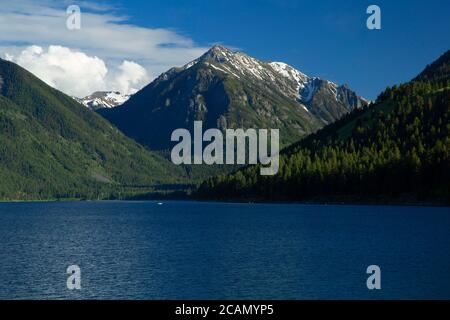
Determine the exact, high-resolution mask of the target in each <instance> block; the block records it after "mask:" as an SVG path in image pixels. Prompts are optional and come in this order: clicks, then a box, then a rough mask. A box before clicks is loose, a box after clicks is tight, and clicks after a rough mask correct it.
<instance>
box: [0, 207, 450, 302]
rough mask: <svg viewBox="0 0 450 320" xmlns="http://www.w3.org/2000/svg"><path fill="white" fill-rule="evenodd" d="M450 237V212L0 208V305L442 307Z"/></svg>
mask: <svg viewBox="0 0 450 320" xmlns="http://www.w3.org/2000/svg"><path fill="white" fill-rule="evenodd" d="M449 231H450V208H426V207H399V206H332V205H293V204H270V205H262V204H224V203H199V202H181V201H180V202H177V201H169V202H166V201H164V203H162V204H158V202H152V201H149V202H50V203H0V243H1V247H0V299H25V298H26V299H41V298H44V299H319V298H321V299H392V298H397V299H416V298H423V299H429V298H437V299H450V234H449ZM74 264H76V265H78V266H80V268H81V287H82V288H81V290H73V291H72V290H68V289H67V287H66V280H67V277H68V275H67V274H66V269H67V267H68V266H69V265H74ZM369 265H378V266H380V268H381V286H382V288H381V290H372V291H370V290H368V289H367V286H366V280H367V277H368V276H369V275H367V274H366V268H367V267H368V266H369Z"/></svg>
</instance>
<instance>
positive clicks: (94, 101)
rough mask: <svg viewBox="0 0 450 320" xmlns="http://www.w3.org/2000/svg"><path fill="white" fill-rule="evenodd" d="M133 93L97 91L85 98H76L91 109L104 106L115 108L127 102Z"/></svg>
mask: <svg viewBox="0 0 450 320" xmlns="http://www.w3.org/2000/svg"><path fill="white" fill-rule="evenodd" d="M130 96H131V95H128V94H121V93H120V92H117V91H96V92H94V93H93V94H91V95H89V96H86V97H84V98H75V100H77V101H78V102H79V103H81V104H83V105H85V106H86V107H88V108H89V109H91V110H97V109H102V108H108V109H111V108H115V107H117V106H120V105H121V104H123V103H125V102H126V101H127V100H128V99H129V98H130Z"/></svg>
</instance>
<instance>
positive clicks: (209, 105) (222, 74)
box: [99, 46, 366, 150]
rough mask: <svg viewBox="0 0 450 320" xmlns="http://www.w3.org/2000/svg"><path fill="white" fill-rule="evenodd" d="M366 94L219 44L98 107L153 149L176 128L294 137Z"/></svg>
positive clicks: (353, 105) (346, 109)
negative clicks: (112, 104) (273, 131)
mask: <svg viewBox="0 0 450 320" xmlns="http://www.w3.org/2000/svg"><path fill="white" fill-rule="evenodd" d="M365 104H366V101H365V100H364V99H362V98H360V97H358V96H357V95H356V94H355V93H354V92H353V91H351V90H350V89H349V88H348V87H347V86H345V85H344V86H339V85H337V84H334V83H332V82H330V81H327V80H323V79H319V78H312V77H309V76H307V75H305V74H303V73H302V72H300V71H298V70H296V69H294V68H292V67H291V66H289V65H287V64H284V63H280V62H270V63H266V62H262V61H259V60H257V59H255V58H253V57H250V56H248V55H246V54H244V53H242V52H234V51H231V50H229V49H227V48H225V47H223V46H214V47H213V48H211V49H210V50H209V51H208V52H206V53H205V54H204V55H203V56H201V57H200V58H198V59H197V60H194V61H192V62H191V63H189V64H187V65H185V66H183V67H181V68H172V69H170V70H169V71H167V72H165V73H163V74H162V75H160V76H159V77H158V78H157V79H156V80H154V81H153V82H152V83H150V84H149V85H148V86H146V87H145V88H143V89H142V90H140V91H139V92H137V93H136V94H134V95H133V96H132V97H131V98H130V99H129V100H128V101H127V102H125V103H124V104H123V105H122V106H120V107H117V108H114V109H101V110H99V113H100V114H101V115H103V116H104V117H105V118H107V119H108V120H110V121H111V122H112V123H113V124H115V125H116V126H117V127H118V128H119V129H121V130H122V131H123V132H124V133H125V134H127V135H128V136H130V137H132V138H134V139H135V140H136V141H138V142H140V143H142V144H145V145H147V146H149V147H150V148H152V149H156V150H164V149H168V148H170V147H171V145H172V143H171V141H170V137H171V133H172V132H173V130H175V129H177V128H186V129H190V130H192V128H193V122H194V121H195V120H202V121H203V122H204V123H203V127H204V128H205V130H206V129H207V128H219V129H222V130H224V129H226V128H278V129H280V135H281V142H282V144H283V145H287V144H288V143H292V142H294V141H296V140H298V139H299V138H301V137H303V136H305V135H307V134H309V133H312V132H314V131H316V130H318V129H319V128H321V127H323V126H324V125H326V124H328V123H331V122H333V121H335V120H337V119H339V118H340V117H341V116H343V115H344V114H346V113H348V112H350V111H351V110H354V109H356V108H360V107H362V106H363V105H365Z"/></svg>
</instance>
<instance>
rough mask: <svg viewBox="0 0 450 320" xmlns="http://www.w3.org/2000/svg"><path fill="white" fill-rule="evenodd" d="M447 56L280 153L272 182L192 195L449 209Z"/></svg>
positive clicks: (248, 177)
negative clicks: (432, 205)
mask: <svg viewBox="0 0 450 320" xmlns="http://www.w3.org/2000/svg"><path fill="white" fill-rule="evenodd" d="M449 65H450V51H448V52H446V53H445V54H444V55H443V56H442V57H440V58H439V59H438V60H437V61H436V62H434V63H432V64H431V65H429V66H428V67H427V68H426V69H425V70H424V71H423V72H422V73H421V74H420V75H419V76H418V77H416V78H415V79H414V80H413V81H411V82H408V83H405V84H402V85H400V86H394V87H392V88H388V89H386V90H385V91H384V92H382V93H381V94H380V96H379V97H378V99H377V101H376V102H375V103H374V104H372V105H371V106H370V107H365V108H362V109H358V110H354V111H353V112H352V113H350V114H348V115H346V116H344V117H343V118H342V119H341V120H339V121H337V122H335V123H333V124H330V125H328V126H326V127H325V128H323V129H322V130H320V131H318V132H317V133H315V134H313V135H311V136H308V137H307V138H305V139H303V140H301V141H300V142H298V143H296V144H293V145H291V146H290V147H288V148H286V149H285V150H283V152H282V154H281V156H280V169H279V172H278V174H277V175H276V176H273V177H269V176H260V175H259V169H258V167H257V166H250V167H247V168H244V169H242V170H239V171H237V172H235V173H234V174H232V175H220V176H218V177H215V178H212V179H209V180H207V181H205V182H204V183H203V184H202V185H201V187H200V188H199V190H198V192H197V194H196V196H197V197H200V198H205V199H222V200H230V199H239V200H245V201H249V200H259V201H322V202H323V201H350V202H355V201H370V202H388V203H392V202H412V203H423V202H433V203H445V204H449V203H450V184H449V181H450V69H449Z"/></svg>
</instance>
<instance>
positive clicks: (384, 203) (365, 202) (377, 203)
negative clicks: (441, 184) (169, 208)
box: [0, 197, 450, 208]
mask: <svg viewBox="0 0 450 320" xmlns="http://www.w3.org/2000/svg"><path fill="white" fill-rule="evenodd" d="M164 201H179V202H182V201H186V202H200V203H208V202H209V203H224V204H258V205H274V204H281V205H317V206H319V205H321V206H327V205H330V206H398V207H444V208H446V207H449V208H450V203H447V202H445V201H417V202H411V201H401V200H398V201H379V200H378V201H376V200H372V201H370V200H356V201H338V200H334V201H333V200H328V201H325V200H317V201H314V200H309V201H306V200H305V201H294V200H271V201H264V200H256V199H247V200H242V199H204V198H194V197H184V198H183V197H180V198H176V197H174V198H171V197H168V198H164V197H160V198H147V199H144V198H142V199H135V198H131V199H82V198H67V199H64V198H61V199H29V200H25V199H24V200H4V199H2V200H0V204H3V203H46V202H48V203H50V202H51V203H56V202H164Z"/></svg>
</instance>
